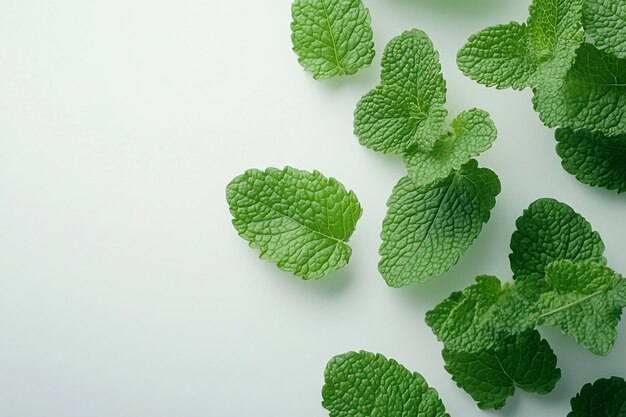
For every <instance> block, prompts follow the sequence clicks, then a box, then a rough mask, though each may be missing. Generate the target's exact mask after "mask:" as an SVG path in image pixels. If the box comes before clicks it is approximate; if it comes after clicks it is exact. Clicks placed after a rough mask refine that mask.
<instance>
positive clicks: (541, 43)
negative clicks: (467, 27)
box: [457, 0, 583, 90]
mask: <svg viewBox="0 0 626 417" xmlns="http://www.w3.org/2000/svg"><path fill="white" fill-rule="evenodd" d="M582 7H583V4H582V0H534V1H533V3H532V4H531V6H530V10H529V18H528V22H527V23H525V24H519V23H515V22H512V23H509V24H505V25H498V26H493V27H489V28H487V29H484V30H483V31H481V32H479V33H477V34H476V35H473V36H472V37H470V39H469V41H468V43H467V44H466V45H465V46H464V47H463V48H462V49H461V50H460V51H459V53H458V56H457V62H458V64H459V68H460V69H461V71H463V73H464V74H465V75H467V76H468V77H470V78H472V79H473V80H476V81H478V82H479V83H481V84H484V85H486V86H488V87H494V86H495V87H497V88H509V87H512V88H514V89H518V90H521V89H523V88H525V87H528V86H534V85H536V84H537V83H538V82H540V81H541V80H550V81H552V82H553V81H554V80H559V79H561V78H563V77H564V76H565V73H566V72H567V70H568V69H569V67H570V66H571V65H572V62H573V60H574V57H575V53H576V49H577V48H578V46H579V45H580V43H581V42H582V41H583V34H582V31H581V23H580V21H581V17H582Z"/></svg>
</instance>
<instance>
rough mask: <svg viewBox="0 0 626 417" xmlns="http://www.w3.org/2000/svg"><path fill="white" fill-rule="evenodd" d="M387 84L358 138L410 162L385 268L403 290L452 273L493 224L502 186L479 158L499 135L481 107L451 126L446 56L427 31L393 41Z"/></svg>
mask: <svg viewBox="0 0 626 417" xmlns="http://www.w3.org/2000/svg"><path fill="white" fill-rule="evenodd" d="M380 79H381V81H380V84H379V85H378V86H377V87H375V88H374V89H373V90H371V91H370V92H368V93H367V94H366V95H364V96H363V98H362V99H361V100H360V101H359V103H358V104H357V107H356V110H355V112H354V133H355V134H356V136H357V137H358V138H359V141H360V143H361V144H362V145H363V146H366V147H368V148H370V149H372V150H375V151H379V152H385V153H394V154H401V155H403V157H404V162H405V165H406V168H407V172H408V174H407V175H406V176H405V177H403V178H401V179H400V181H398V184H397V185H396V186H395V188H394V189H393V192H392V194H391V197H390V198H389V200H388V203H387V206H388V211H387V215H386V217H385V219H384V221H383V230H382V233H381V237H382V241H383V242H382V245H381V247H380V250H379V252H380V255H381V261H380V263H379V265H378V269H379V271H380V273H381V275H382V276H383V278H384V279H385V281H386V282H387V284H388V285H389V286H392V287H401V286H404V285H408V284H411V283H413V282H423V281H425V280H426V279H428V278H429V277H432V276H438V275H441V274H443V273H444V272H446V271H447V270H449V269H450V268H451V267H452V266H454V265H455V264H456V263H457V262H458V260H459V258H460V257H461V255H462V254H463V253H464V252H465V251H466V250H467V248H469V246H470V245H471V244H472V242H473V241H474V240H475V239H476V237H477V236H478V235H479V234H480V231H481V229H482V227H483V224H484V223H485V222H487V221H488V220H489V216H490V211H491V209H492V208H493V207H494V206H495V202H496V201H495V200H496V196H497V195H498V194H499V193H500V181H499V180H498V177H497V175H496V174H495V173H494V172H493V171H491V170H489V169H487V168H479V167H478V163H477V162H476V161H475V160H473V159H472V158H473V157H475V156H477V155H479V154H480V153H481V152H483V151H485V150H487V149H489V148H490V147H491V144H492V142H493V141H494V140H495V139H496V137H497V132H496V128H495V126H494V124H493V122H492V121H491V119H490V118H489V115H488V114H487V113H486V112H484V111H482V110H478V109H472V110H469V111H466V112H463V113H461V114H460V115H459V116H457V117H456V118H455V119H454V121H453V122H452V123H451V125H450V126H446V116H447V114H448V112H447V110H446V109H445V107H444V104H445V101H446V83H445V80H444V79H443V75H442V73H441V65H440V64H439V54H438V53H437V51H435V49H434V47H433V45H432V43H431V41H430V39H429V38H428V36H427V35H426V34H425V33H424V32H422V31H420V30H417V29H413V30H410V31H406V32H404V33H403V34H401V35H400V36H397V37H395V38H393V39H392V40H391V41H390V42H389V43H388V45H387V46H386V48H385V52H384V54H383V58H382V71H381V76H380Z"/></svg>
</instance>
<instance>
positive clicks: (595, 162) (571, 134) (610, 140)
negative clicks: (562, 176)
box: [556, 129, 626, 193]
mask: <svg viewBox="0 0 626 417" xmlns="http://www.w3.org/2000/svg"><path fill="white" fill-rule="evenodd" d="M556 140H557V141H558V145H557V148H556V150H557V153H558V154H559V156H560V157H561V163H562V165H563V168H565V170H566V171H567V172H569V173H570V174H572V175H575V176H576V178H577V179H578V181H580V182H583V183H585V184H589V185H592V186H596V187H603V188H607V189H609V190H617V192H618V193H623V192H624V191H626V135H620V136H614V137H608V136H605V135H603V134H601V133H592V132H588V131H585V130H579V131H573V130H571V129H558V130H557V131H556Z"/></svg>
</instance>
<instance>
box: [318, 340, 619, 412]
mask: <svg viewBox="0 0 626 417" xmlns="http://www.w3.org/2000/svg"><path fill="white" fill-rule="evenodd" d="M531 337H534V336H531ZM535 340H536V339H530V343H531V345H530V346H529V350H531V351H532V350H534V349H535V346H536V345H537V344H536V343H535V342H534V341H535ZM538 346H539V349H541V342H539V344H538ZM516 352H517V350H516ZM505 359H506V358H505ZM486 360H487V361H491V360H492V358H491V357H489V358H486ZM520 360H521V361H522V362H523V363H524V362H525V358H520ZM472 366H473V363H472V362H470V363H469V364H468V367H469V368H468V369H466V371H467V372H468V373H469V372H471V370H472ZM503 367H506V364H504V365H503ZM517 368H519V369H520V370H521V369H522V368H520V367H517ZM512 375H514V377H516V379H518V380H520V381H525V380H532V379H535V376H534V375H533V374H532V371H529V372H528V373H527V374H520V371H517V373H514V374H512ZM540 378H541V377H540ZM547 379H549V378H547ZM531 386H532V388H533V389H541V387H538V386H537V385H535V384H531ZM491 388H492V389H493V391H494V392H496V391H498V390H500V389H506V387H500V386H494V387H491ZM322 406H323V407H324V408H326V409H327V410H328V411H329V413H330V417H369V416H378V415H380V416H394V417H450V416H449V414H448V413H447V412H446V409H445V406H444V404H443V402H442V401H441V399H440V398H439V394H438V393H437V391H436V390H435V389H434V388H431V387H429V386H428V383H427V382H426V380H425V379H424V377H422V376H421V375H420V374H419V373H417V372H411V371H409V370H408V369H406V368H405V367H404V366H402V365H401V364H399V363H398V362H396V361H395V360H393V359H387V358H385V357H384V356H383V355H381V354H374V353H370V352H365V351H361V352H348V353H344V354H342V355H337V356H335V357H334V358H332V359H331V360H330V361H329V362H328V365H327V366H326V370H325V372H324V387H323V388H322ZM625 406H626V381H624V379H622V378H619V377H612V378H610V379H599V380H597V381H596V382H594V383H593V384H586V385H585V386H583V388H582V389H581V391H580V392H579V393H578V394H577V395H576V396H575V397H574V398H572V400H571V407H572V410H571V412H570V413H569V414H568V416H567V417H621V416H622V411H623V409H624V407H625Z"/></svg>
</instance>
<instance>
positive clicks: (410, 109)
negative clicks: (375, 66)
mask: <svg viewBox="0 0 626 417" xmlns="http://www.w3.org/2000/svg"><path fill="white" fill-rule="evenodd" d="M382 67H383V69H382V74H381V83H380V85H379V86H378V87H376V88H375V89H373V90H372V91H370V92H369V93H367V94H366V95H365V96H363V98H362V99H361V101H359V103H358V104H357V107H356V110H355V114H354V133H355V135H356V136H357V137H358V138H359V141H360V142H361V144H362V145H364V146H366V147H368V148H371V149H373V150H376V151H380V152H387V153H400V154H402V153H405V152H407V151H409V150H411V149H420V150H430V149H431V148H432V147H433V145H434V143H435V141H436V140H437V139H438V138H439V136H440V134H441V132H442V130H443V125H444V122H445V118H446V116H447V111H446V110H445V109H444V108H443V104H444V103H445V100H446V98H445V95H446V84H445V81H444V79H443V76H442V75H441V66H440V64H439V54H438V53H437V52H436V51H435V50H434V48H433V45H432V43H431V41H430V39H429V38H428V36H427V35H426V34H425V33H424V32H422V31H420V30H417V29H414V30H410V31H407V32H404V33H403V34H402V35H400V36H398V37H396V38H394V39H392V40H391V41H390V42H389V44H388V45H387V47H386V48H385V52H384V55H383V60H382Z"/></svg>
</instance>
